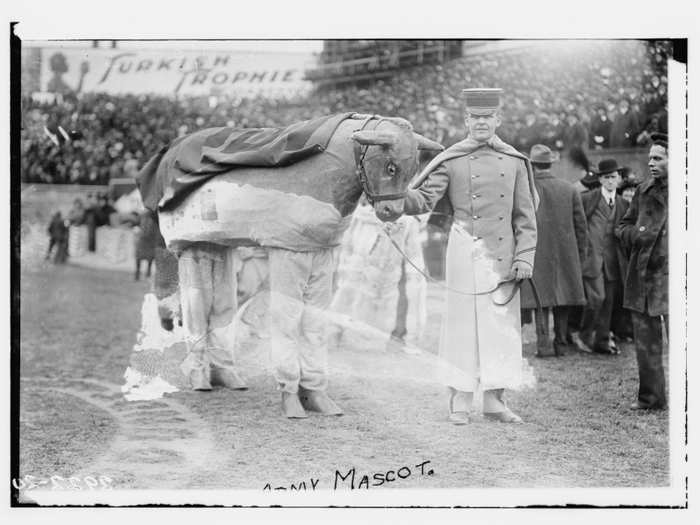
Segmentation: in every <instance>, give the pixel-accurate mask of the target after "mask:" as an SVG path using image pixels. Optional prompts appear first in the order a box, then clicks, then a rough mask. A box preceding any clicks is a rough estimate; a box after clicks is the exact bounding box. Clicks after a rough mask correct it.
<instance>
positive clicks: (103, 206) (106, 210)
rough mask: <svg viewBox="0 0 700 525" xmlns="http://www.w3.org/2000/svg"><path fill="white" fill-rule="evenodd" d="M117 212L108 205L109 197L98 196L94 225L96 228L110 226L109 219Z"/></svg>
mask: <svg viewBox="0 0 700 525" xmlns="http://www.w3.org/2000/svg"><path fill="white" fill-rule="evenodd" d="M116 211H117V210H115V209H114V206H112V205H111V204H110V203H109V197H107V195H104V194H102V195H100V197H99V205H98V207H97V210H96V224H97V226H108V225H109V224H110V217H111V216H112V214H113V213H116Z"/></svg>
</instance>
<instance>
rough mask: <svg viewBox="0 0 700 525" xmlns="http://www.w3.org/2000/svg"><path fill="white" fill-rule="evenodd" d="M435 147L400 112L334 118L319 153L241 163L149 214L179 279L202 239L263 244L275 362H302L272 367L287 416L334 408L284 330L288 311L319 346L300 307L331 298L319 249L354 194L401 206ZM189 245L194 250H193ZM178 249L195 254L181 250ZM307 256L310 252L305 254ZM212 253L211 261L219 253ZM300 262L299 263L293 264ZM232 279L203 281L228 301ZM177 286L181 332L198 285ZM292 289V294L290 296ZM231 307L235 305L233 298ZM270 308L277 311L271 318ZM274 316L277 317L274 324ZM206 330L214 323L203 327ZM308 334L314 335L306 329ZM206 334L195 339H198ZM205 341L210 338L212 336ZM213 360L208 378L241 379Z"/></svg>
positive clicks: (173, 158)
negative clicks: (276, 163)
mask: <svg viewBox="0 0 700 525" xmlns="http://www.w3.org/2000/svg"><path fill="white" fill-rule="evenodd" d="M442 149H443V148H442V146H441V145H440V144H438V143H436V142H434V141H431V140H429V139H427V138H425V137H423V136H421V135H419V134H417V133H414V132H413V129H412V127H411V125H410V123H409V122H408V121H406V120H404V119H401V118H392V117H379V116H373V115H352V116H351V117H350V118H347V119H345V120H343V121H342V122H340V124H339V125H338V126H337V128H335V130H334V132H333V134H332V136H331V137H330V140H329V141H328V144H327V146H326V147H325V149H323V150H322V151H319V153H317V154H315V155H313V156H311V157H308V158H305V159H303V160H301V161H299V162H296V163H294V164H292V165H289V166H282V167H274V168H268V167H246V166H243V167H238V168H236V169H234V170H231V171H226V172H223V173H220V174H218V175H217V176H216V177H213V178H211V179H210V180H208V181H207V182H205V183H204V184H203V185H201V186H200V187H198V188H197V189H196V190H195V191H193V192H192V193H191V194H189V195H188V196H186V197H185V198H184V199H183V200H182V201H181V202H179V204H178V205H177V206H176V207H175V208H174V209H168V210H160V211H159V212H158V220H159V225H160V230H161V233H162V235H163V239H164V241H165V243H166V245H167V247H168V249H169V250H170V251H172V252H175V253H178V254H180V271H179V279H180V281H181V284H182V283H184V281H183V276H185V275H186V276H187V278H188V279H190V280H191V274H192V272H193V271H197V270H193V269H192V268H191V267H190V268H189V269H185V270H183V266H182V264H183V261H199V259H200V257H202V256H203V255H202V252H201V250H202V249H203V247H206V246H211V247H212V248H211V249H212V252H213V251H216V250H219V251H218V252H217V253H223V252H221V251H220V250H221V249H222V248H224V247H228V248H237V247H243V246H260V247H263V248H266V249H267V250H268V253H269V254H270V282H271V288H272V292H273V294H272V297H273V300H272V303H271V313H272V319H273V325H275V326H277V325H280V323H283V322H286V323H287V325H285V326H284V327H283V328H284V329H279V330H278V332H277V336H278V339H277V340H276V341H278V342H279V340H284V341H283V342H284V344H282V343H280V348H282V347H284V348H283V350H280V352H282V353H283V354H284V355H283V357H280V358H279V361H280V362H282V361H284V362H285V363H289V362H294V361H295V360H297V361H299V362H300V363H301V365H295V366H296V369H294V366H292V370H291V371H290V370H286V371H285V372H284V373H282V372H280V377H283V378H282V379H279V378H278V381H279V382H280V384H281V386H282V392H283V395H282V398H283V399H282V404H283V411H284V413H285V415H287V417H290V418H297V417H305V415H306V414H305V411H304V410H303V409H304V408H307V409H310V410H315V411H319V412H321V413H324V414H339V413H342V412H341V411H340V409H339V408H338V407H337V406H336V405H335V404H334V403H333V402H332V401H331V400H330V398H328V397H327V396H326V395H325V382H324V378H323V377H321V378H320V379H319V378H316V379H315V380H314V381H315V382H314V381H311V380H308V382H307V384H306V386H305V384H304V381H305V379H304V374H305V371H304V363H308V362H309V361H311V360H312V359H311V358H310V357H309V356H308V355H307V356H301V357H299V356H298V355H296V354H295V355H290V354H293V353H294V352H295V351H296V352H298V351H297V350H294V351H293V350H292V346H295V345H294V343H293V342H292V340H291V338H289V337H287V335H288V334H287V332H291V331H293V330H294V329H295V327H294V326H291V325H290V324H289V322H288V321H289V319H291V320H292V321H293V322H301V323H302V330H301V331H302V332H303V333H304V335H305V336H308V339H309V341H307V343H308V344H307V345H306V346H307V347H312V348H316V349H317V350H318V349H319V348H320V347H323V346H324V344H325V343H324V342H323V340H322V337H321V336H320V335H319V334H320V332H321V331H322V328H323V327H319V326H312V325H311V324H308V326H303V320H304V319H305V317H304V315H303V313H302V311H301V310H302V309H305V308H307V307H308V308H310V309H315V310H316V311H318V310H321V311H323V310H324V309H325V308H327V307H328V303H330V289H331V282H332V274H333V271H334V269H335V268H334V263H333V260H334V259H333V256H332V255H326V252H328V253H330V251H332V250H333V249H334V248H335V247H337V246H338V245H339V244H340V242H341V240H342V237H343V234H344V232H345V230H346V229H347V227H348V226H349V224H350V218H351V215H352V213H353V212H354V210H355V209H356V207H357V205H358V202H359V199H360V196H361V195H362V194H363V193H364V194H365V195H366V197H367V199H368V201H369V202H370V204H371V205H372V206H373V209H374V213H375V214H376V216H377V217H378V218H379V219H380V220H382V221H393V220H396V218H398V217H399V216H400V215H401V214H402V213H403V206H404V197H405V195H406V191H407V188H408V185H409V182H410V181H411V179H412V178H413V176H414V175H415V173H416V171H417V167H418V155H419V152H420V151H423V150H430V151H440V150H442ZM177 158H178V151H177V147H175V148H173V149H172V150H171V151H167V152H165V154H164V155H163V156H162V159H161V160H160V163H159V167H158V169H160V170H165V171H166V172H167V171H168V170H176V169H178V165H177ZM194 247H196V248H194ZM205 249H206V248H205ZM188 250H189V251H188ZM192 250H197V253H194V252H192ZM183 252H184V253H188V254H189V253H194V255H193V256H192V257H190V256H189V255H187V256H186V257H183V256H182V253H183ZM308 254H312V255H311V256H310V257H309V256H308ZM163 255H164V257H167V255H165V254H163ZM204 255H206V252H204ZM216 257H219V256H216ZM216 257H213V259H212V260H218V259H216ZM304 257H305V259H303V263H302V262H301V261H302V258H304ZM239 262H240V261H239ZM187 264H194V263H190V262H188V263H187ZM207 264H208V263H207ZM304 265H305V266H304ZM159 266H160V265H159V261H158V260H156V274H157V275H156V281H157V282H159V283H160V284H161V286H163V285H165V286H172V283H164V281H163V279H162V278H159V276H158V271H159ZM302 266H303V270H300V268H301V267H302ZM183 271H184V272H185V273H184V274H183ZM226 271H228V270H226ZM283 275H284V278H282V276H283ZM208 278H209V277H208ZM295 280H298V282H294V281H295ZM234 281H235V280H234ZM290 281H291V283H290ZM235 286H236V283H235V282H234V283H232V287H230V286H229V284H227V285H226V286H221V285H220V283H214V285H210V288H211V289H212V290H214V293H218V294H219V297H224V298H226V300H228V299H230V297H232V296H233V297H235V295H236V290H235ZM180 288H181V289H180V301H181V303H182V304H183V314H184V318H185V319H184V324H185V331H186V332H188V326H187V325H188V320H187V319H188V315H189V317H190V318H191V317H192V316H191V312H192V310H193V304H194V303H193V301H200V302H201V295H202V294H201V290H195V291H194V292H195V293H190V292H188V291H186V290H184V289H183V288H186V287H185V286H184V285H183V286H181V287H180ZM276 288H277V289H276ZM310 290H311V292H310ZM297 292H299V293H298V296H297V295H295V294H297ZM156 293H157V294H158V290H156ZM162 295H163V294H160V295H159V296H162ZM275 297H278V298H279V297H284V299H285V301H286V302H284V304H282V302H280V300H279V299H278V302H277V303H275V299H274V298H275ZM288 299H291V300H290V301H287V300H288ZM217 302H221V301H217V299H216V297H213V298H212V297H209V298H207V299H206V301H205V303H202V304H200V303H197V305H196V308H195V309H197V308H199V309H204V310H206V311H207V312H209V311H210V310H211V311H212V312H213V310H212V308H215V306H212V305H216V304H217ZM185 304H187V305H188V306H187V308H185ZM227 304H228V303H227ZM299 305H301V306H299ZM235 308H237V305H235V303H234V309H235ZM297 310H298V311H297ZM187 312H190V314H188V313H187ZM275 312H277V313H278V314H279V315H277V316H275ZM290 312H291V313H290ZM213 316H214V313H212V317H213ZM217 316H218V314H217ZM275 319H277V320H278V321H280V319H282V320H283V321H280V322H278V323H275ZM300 320H301V321H300ZM190 324H192V321H190ZM278 328H279V326H278ZM297 328H298V327H297ZM190 331H191V332H192V330H190ZM194 331H195V332H196V330H194ZM212 331H214V327H213V326H212V327H209V329H208V330H207V332H206V334H209V333H211V332H212ZM200 332H201V331H200ZM313 332H316V336H317V337H316V336H314V337H313V338H312V337H311V335H312V334H313ZM202 333H203V332H202ZM203 334H204V333H203ZM206 334H204V335H202V336H200V337H199V339H201V338H202V337H206ZM210 346H212V347H213V346H216V344H215V343H211V345H210ZM219 346H221V344H219ZM300 346H304V345H300ZM189 348H190V347H189V346H188V349H189ZM319 352H321V350H319ZM317 353H318V352H317ZM321 353H322V352H321ZM280 355H281V354H280ZM204 361H206V359H205V360H204ZM195 362H196V363H197V364H196V366H195V365H192V366H189V365H188V368H187V370H186V369H185V368H183V372H185V373H188V374H193V370H195V371H196V370H199V368H197V367H200V366H205V365H201V362H200V360H198V359H195ZM229 363H230V361H229ZM212 366H213V365H212ZM222 366H225V365H222ZM226 366H228V365H226ZM193 367H194V368H193ZM215 368H216V367H213V368H212V373H211V377H212V378H213V377H216V378H217V380H218V381H220V383H221V384H223V386H229V387H230V388H238V387H240V386H241V381H240V378H237V377H236V376H235V373H233V371H230V374H229V376H228V377H229V380H226V378H225V377H224V379H221V378H222V377H223V376H222V373H221V372H220V371H218V372H217V373H216V374H214V373H213V370H214V369H215ZM311 368H314V367H311ZM315 368H316V369H318V368H319V367H318V366H317V367H315ZM319 374H320V373H319ZM317 375H318V374H317ZM321 375H322V374H321ZM290 377H291V379H290ZM191 378H193V379H191V382H192V384H193V388H195V389H197V390H208V389H210V388H211V387H210V384H209V381H208V372H206V371H205V372H199V371H197V372H196V373H194V375H192V376H191ZM312 383H313V384H312ZM311 384H312V386H309V385H311ZM302 405H303V406H302Z"/></svg>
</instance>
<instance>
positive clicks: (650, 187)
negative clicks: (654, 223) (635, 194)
mask: <svg viewBox="0 0 700 525" xmlns="http://www.w3.org/2000/svg"><path fill="white" fill-rule="evenodd" d="M667 188H668V180H667V181H666V185H665V186H662V185H661V182H660V181H659V180H658V179H655V178H654V177H649V178H648V179H647V180H645V181H644V182H642V184H641V185H640V187H639V190H638V191H639V192H640V193H651V195H652V197H654V199H656V200H657V201H659V202H660V203H661V204H664V205H665V204H666V201H665V200H664V197H665V195H664V193H665V192H667Z"/></svg>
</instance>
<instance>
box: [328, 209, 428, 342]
mask: <svg viewBox="0 0 700 525" xmlns="http://www.w3.org/2000/svg"><path fill="white" fill-rule="evenodd" d="M385 227H387V230H388V233H389V235H390V236H391V239H393V240H394V242H396V244H397V245H398V246H399V247H400V248H401V250H403V251H404V253H405V254H406V257H408V258H409V259H410V260H411V262H413V263H414V264H415V265H416V266H418V267H419V268H420V269H421V270H424V268H425V265H424V262H423V249H422V245H421V241H420V222H419V221H418V220H417V219H415V218H414V217H406V216H403V217H401V218H399V219H398V220H397V221H396V222H395V223H393V224H389V223H383V222H381V221H380V220H379V219H377V217H376V215H375V214H374V210H373V209H372V208H371V207H370V206H361V207H359V208H358V209H357V210H356V211H355V214H354V216H353V220H352V223H351V224H350V228H349V229H348V231H347V232H346V234H345V237H344V239H343V245H342V251H341V255H340V263H339V266H338V273H337V280H336V283H337V290H336V292H335V295H334V298H333V303H332V307H331V308H332V309H333V311H335V312H338V313H341V314H345V315H348V316H349V317H350V318H351V320H352V321H353V322H356V323H365V324H367V325H369V326H370V327H373V328H376V329H377V330H378V331H379V332H377V331H373V333H372V334H367V335H369V336H373V337H380V336H381V335H383V336H384V337H385V338H386V339H389V337H390V336H391V335H392V331H395V330H396V329H397V322H398V324H399V325H400V326H399V327H398V331H399V332H402V331H403V330H402V328H403V325H404V319H403V316H404V310H405V338H406V341H407V342H410V343H415V342H417V339H418V338H420V336H421V335H422V333H423V330H424V328H425V323H426V317H427V311H426V293H427V285H426V281H425V278H424V277H423V276H422V275H421V274H420V273H419V272H418V271H417V270H416V269H415V268H413V266H411V265H410V264H409V263H407V262H406V261H405V260H404V257H403V255H402V254H401V253H400V252H399V251H398V250H397V249H396V247H395V246H394V245H393V244H392V242H391V239H390V238H389V235H387V232H385V231H383V230H384V228H385ZM402 277H404V278H405V288H404V290H405V304H404V301H401V303H402V304H399V303H400V292H401V290H400V281H401V279H402ZM398 308H401V310H402V311H401V312H399V316H398V317H399V318H398V319H397V309H398ZM361 327H362V324H360V325H359V328H360V330H361ZM397 335H399V336H402V335H403V333H399V334H397Z"/></svg>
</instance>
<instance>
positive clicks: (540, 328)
mask: <svg viewBox="0 0 700 525" xmlns="http://www.w3.org/2000/svg"><path fill="white" fill-rule="evenodd" d="M382 231H383V232H384V233H385V234H386V236H387V237H388V238H389V241H390V242H391V244H392V245H393V246H394V248H396V250H397V251H398V252H399V253H400V254H401V257H403V259H404V260H405V261H406V262H407V263H408V264H410V265H411V266H412V267H413V268H414V269H415V270H416V271H417V272H418V273H419V274H421V275H422V276H423V277H425V279H426V280H427V281H430V282H433V283H435V284H438V285H440V287H441V288H443V289H444V290H447V291H449V292H453V293H457V294H460V295H467V296H477V295H489V294H492V293H493V292H495V291H496V290H498V289H499V288H500V287H501V286H503V285H504V284H508V283H513V289H512V290H511V292H510V294H509V295H508V297H507V298H506V300H505V301H503V302H501V301H496V300H495V299H492V301H493V303H494V304H495V305H496V306H506V305H507V304H508V303H510V302H511V301H512V300H513V298H514V297H515V294H516V293H518V290H520V287H521V286H522V284H523V281H528V282H529V283H530V288H531V289H532V295H533V297H534V299H535V305H536V309H537V313H538V315H539V317H540V319H542V318H543V317H542V316H543V315H544V312H543V309H542V303H541V302H540V296H539V294H538V293H537V287H536V286H535V281H533V280H532V279H521V280H519V281H518V280H515V279H514V278H513V279H508V280H506V281H501V282H499V283H498V284H497V285H496V286H495V287H494V288H492V289H491V290H486V291H483V292H464V291H462V290H456V289H454V288H452V287H450V286H447V285H446V284H443V283H441V282H440V281H438V280H437V279H435V278H433V277H431V276H430V275H428V274H427V273H425V272H424V271H423V270H422V269H421V268H419V267H418V266H417V265H416V264H415V263H414V262H413V261H412V260H411V259H410V257H408V255H406V252H404V251H403V250H402V249H401V247H400V246H399V245H398V243H397V242H396V241H395V240H394V239H393V237H392V236H391V235H390V234H389V231H388V224H385V225H384V227H383V228H382ZM536 328H537V332H538V333H539V334H542V335H546V334H544V332H545V330H544V324H542V323H537V327H536Z"/></svg>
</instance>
